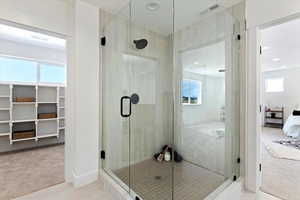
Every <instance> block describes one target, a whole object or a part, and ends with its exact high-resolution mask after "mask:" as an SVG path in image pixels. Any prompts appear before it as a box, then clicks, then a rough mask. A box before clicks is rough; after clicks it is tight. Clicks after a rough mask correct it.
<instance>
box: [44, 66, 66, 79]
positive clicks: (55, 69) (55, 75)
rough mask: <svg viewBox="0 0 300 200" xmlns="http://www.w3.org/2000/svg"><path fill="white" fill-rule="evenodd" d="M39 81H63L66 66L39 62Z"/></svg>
mask: <svg viewBox="0 0 300 200" xmlns="http://www.w3.org/2000/svg"><path fill="white" fill-rule="evenodd" d="M40 82H44V83H65V82H66V68H65V67H64V66H57V65H50V64H41V65H40Z"/></svg>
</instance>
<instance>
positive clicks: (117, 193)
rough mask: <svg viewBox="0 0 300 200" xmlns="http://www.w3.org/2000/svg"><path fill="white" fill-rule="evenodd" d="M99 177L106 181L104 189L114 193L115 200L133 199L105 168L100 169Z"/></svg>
mask: <svg viewBox="0 0 300 200" xmlns="http://www.w3.org/2000/svg"><path fill="white" fill-rule="evenodd" d="M99 177H100V179H101V180H102V181H103V183H104V189H105V190H106V191H107V192H109V193H110V194H112V195H113V198H114V199H115V200H132V198H131V196H130V195H129V193H128V192H126V191H125V189H124V188H122V187H121V186H120V185H119V184H118V183H116V182H115V180H113V178H112V177H110V176H109V175H108V174H107V173H106V172H105V171H104V170H100V171H99Z"/></svg>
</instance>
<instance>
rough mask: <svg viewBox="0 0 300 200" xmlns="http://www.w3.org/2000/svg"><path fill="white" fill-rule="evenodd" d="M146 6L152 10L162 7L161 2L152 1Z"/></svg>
mask: <svg viewBox="0 0 300 200" xmlns="http://www.w3.org/2000/svg"><path fill="white" fill-rule="evenodd" d="M146 8H147V9H148V10H150V11H156V10H158V9H159V8H160V5H159V2H156V1H152V2H149V3H147V5H146Z"/></svg>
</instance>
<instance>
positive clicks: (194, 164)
mask: <svg viewBox="0 0 300 200" xmlns="http://www.w3.org/2000/svg"><path fill="white" fill-rule="evenodd" d="M197 6H198V7H197ZM226 6H229V7H230V5H226ZM187 7H189V11H190V13H189V14H187V13H186V10H184V9H183V8H187ZM242 7H243V6H242V4H241V5H240V4H238V5H234V7H232V8H231V9H225V8H224V7H222V6H221V5H219V4H218V2H217V1H205V0H204V1H198V2H194V3H193V6H192V7H191V5H186V2H184V1H181V0H175V35H174V53H175V58H176V59H175V71H176V73H175V75H176V83H177V85H181V87H177V90H175V92H176V96H177V97H178V99H180V100H181V101H176V102H177V103H176V108H175V132H174V134H175V135H174V140H175V142H174V148H176V149H177V150H178V152H179V153H180V154H181V156H182V157H183V161H182V162H180V163H175V164H174V174H173V175H174V185H173V188H174V198H173V199H175V200H177V199H178V200H181V199H189V200H200V199H205V198H206V197H207V196H208V195H212V194H213V193H214V192H215V191H216V190H217V189H218V188H219V187H224V186H227V185H228V184H230V182H231V181H232V180H233V179H234V178H237V177H238V176H239V172H238V170H237V169H238V165H237V164H236V160H237V158H238V155H239V149H238V143H239V123H238V122H239V97H238V95H237V94H238V93H237V92H238V91H239V87H238V86H239V84H238V74H239V65H238V62H237V61H238V57H239V55H238V46H237V42H238V41H237V40H235V37H236V35H237V33H239V32H238V30H239V21H238V20H237V19H236V17H238V16H234V15H236V14H237V13H238V12H237V11H238V10H239V9H240V8H242ZM212 10H213V11H212ZM196 11H197V12H198V13H200V14H197V15H193V14H192V13H195V12H196ZM239 13H242V12H239ZM234 31H235V32H234ZM180 89H181V90H180Z"/></svg>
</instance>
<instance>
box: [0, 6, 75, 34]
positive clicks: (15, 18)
mask: <svg viewBox="0 0 300 200" xmlns="http://www.w3.org/2000/svg"><path fill="white" fill-rule="evenodd" d="M71 13H72V7H71V5H70V4H69V3H67V1H63V0H46V1H45V0H43V1H41V0H26V1H20V0H1V6H0V19H4V20H9V21H12V22H15V23H19V24H24V25H27V26H32V27H35V28H40V29H43V30H47V31H51V32H55V33H59V34H63V35H70V30H71V26H70V25H71V23H70V16H71Z"/></svg>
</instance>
